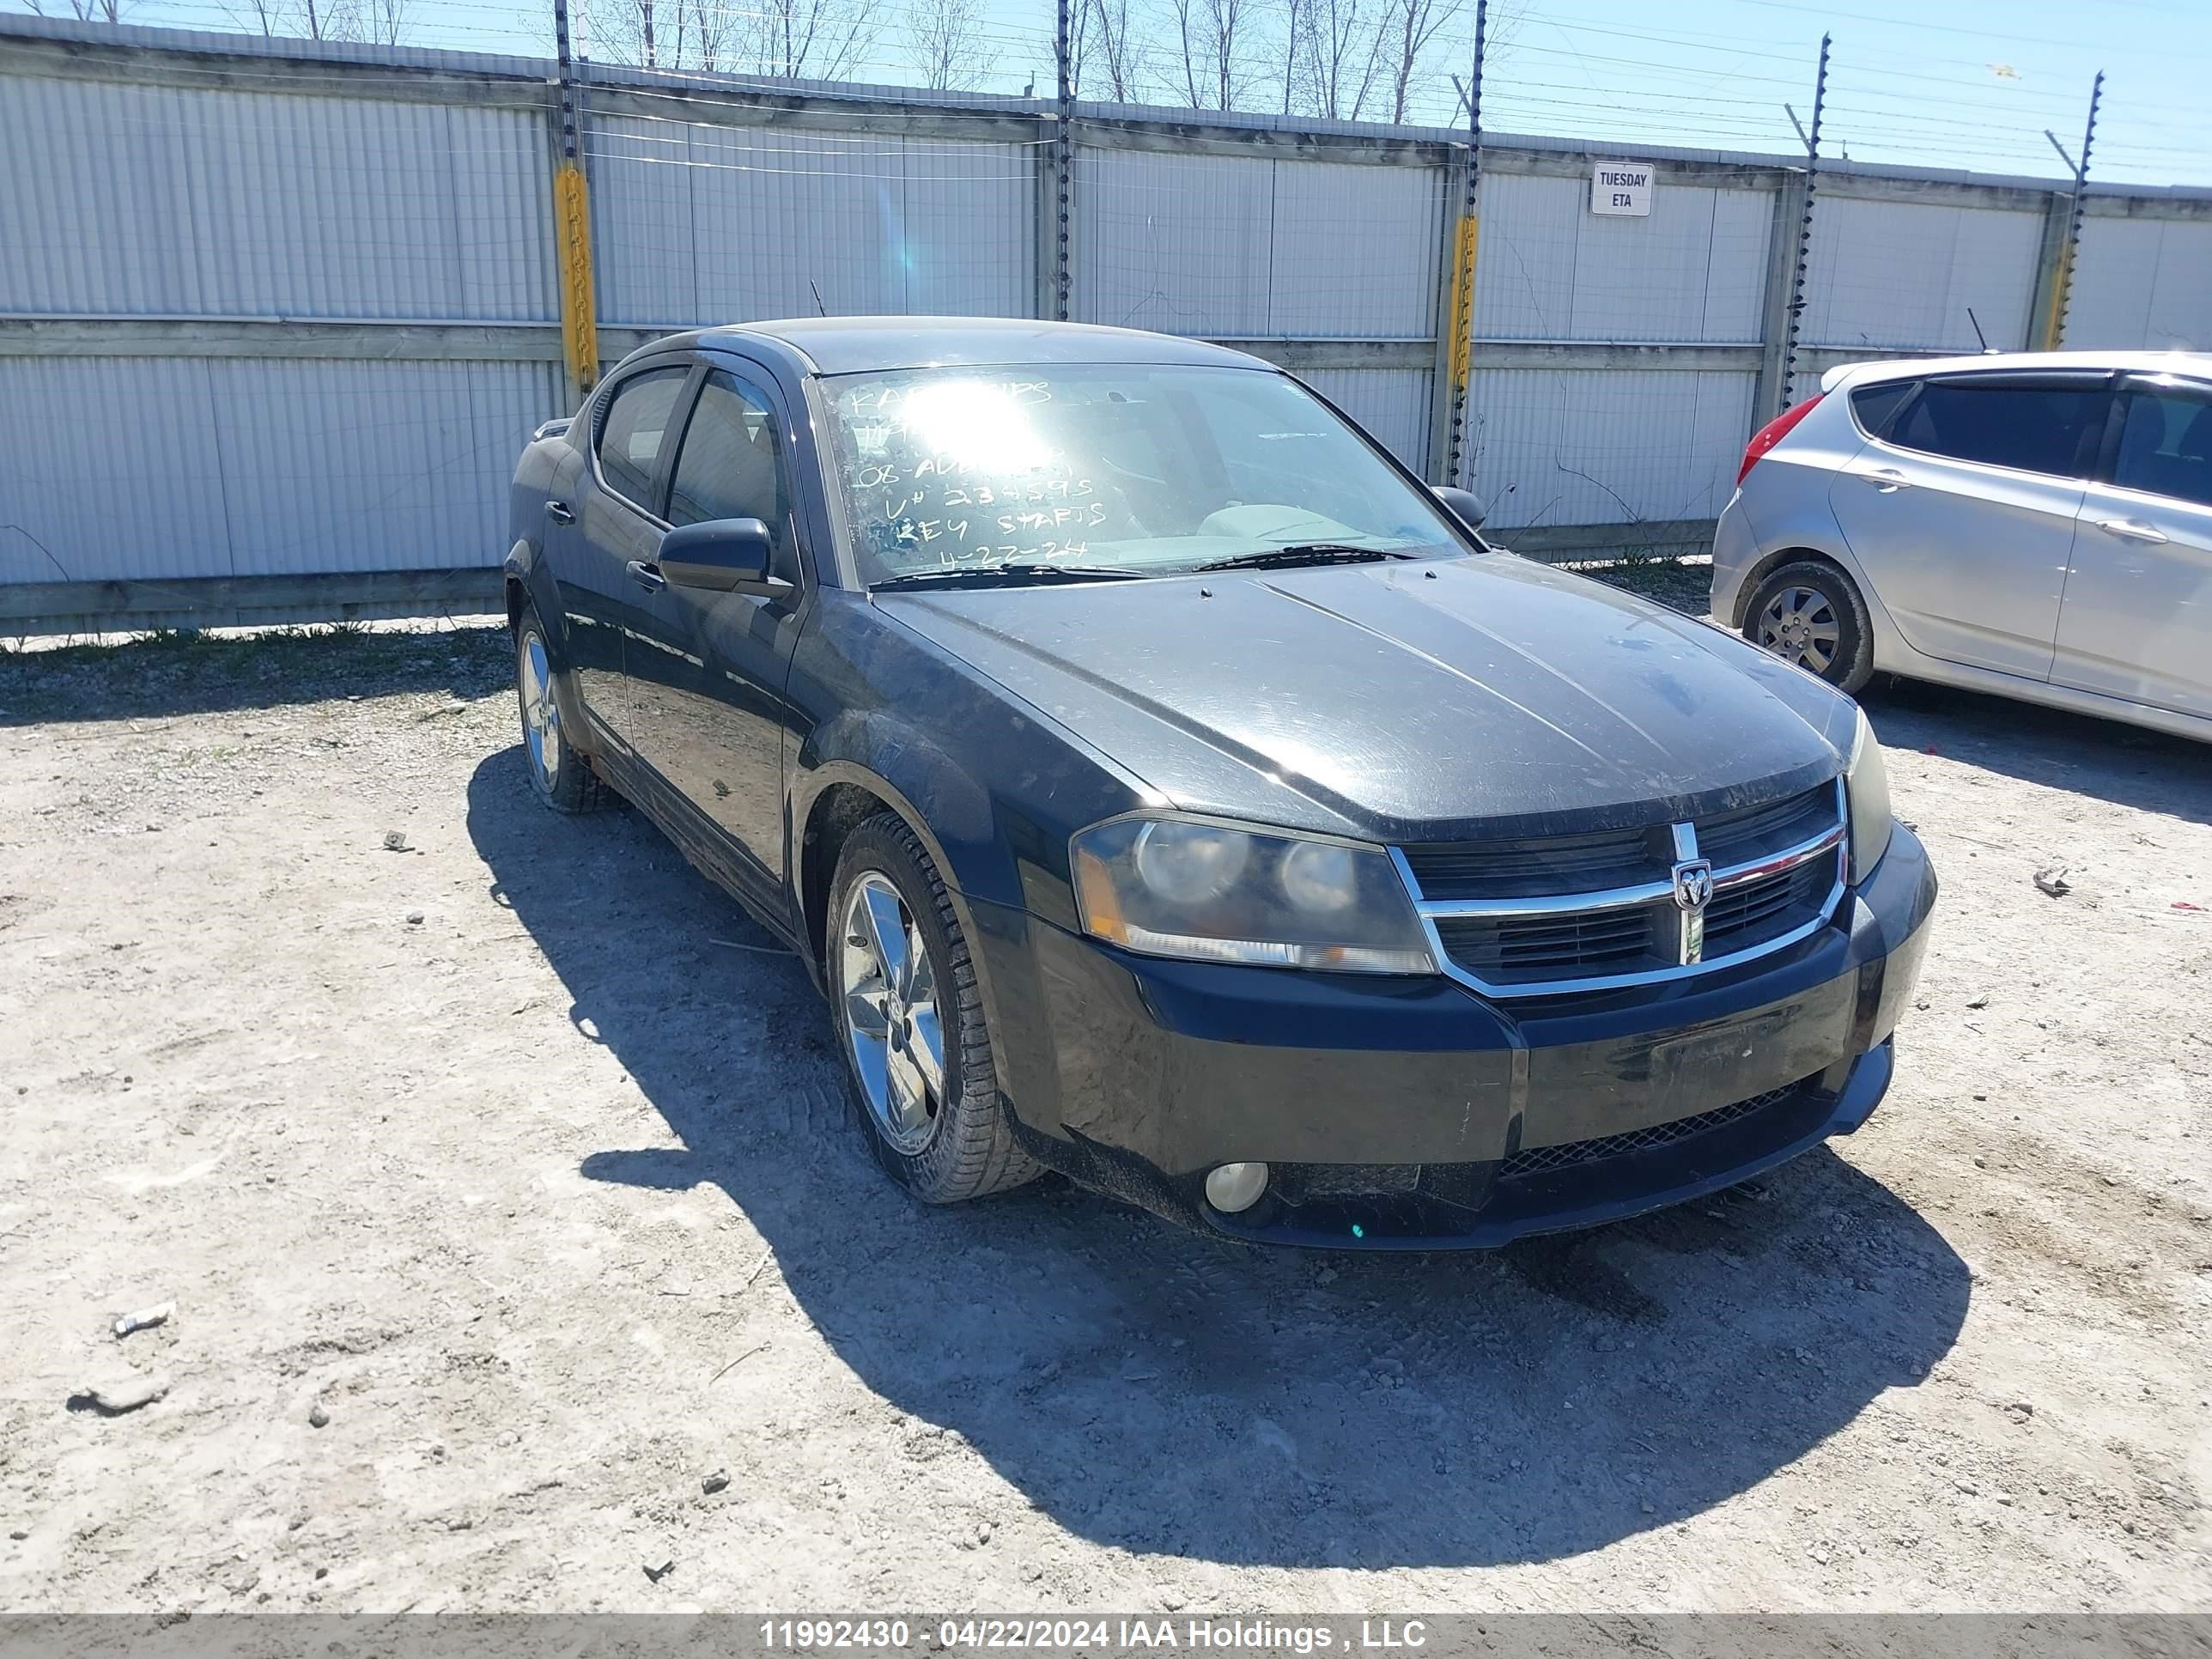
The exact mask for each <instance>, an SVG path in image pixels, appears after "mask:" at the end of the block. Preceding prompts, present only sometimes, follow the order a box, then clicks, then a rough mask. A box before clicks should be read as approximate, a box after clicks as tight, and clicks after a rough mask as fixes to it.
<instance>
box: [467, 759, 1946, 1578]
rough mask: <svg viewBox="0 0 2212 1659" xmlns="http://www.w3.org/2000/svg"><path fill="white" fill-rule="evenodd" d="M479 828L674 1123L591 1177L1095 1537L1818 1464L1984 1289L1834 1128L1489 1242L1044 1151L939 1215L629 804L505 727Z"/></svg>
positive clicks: (477, 787) (1460, 1543)
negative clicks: (698, 1222) (1840, 1148)
mask: <svg viewBox="0 0 2212 1659" xmlns="http://www.w3.org/2000/svg"><path fill="white" fill-rule="evenodd" d="M468 825H469V830H470V833H471V836H472V837H473V839H474V842H475V845H476V847H477V850H478V852H479V853H480V854H482V856H483V860H484V861H485V863H486V865H487V866H489V871H490V874H491V878H492V881H493V884H494V890H495V895H496V896H498V898H499V899H500V900H501V902H503V903H505V904H506V905H507V906H509V907H510V908H511V909H512V911H513V915H514V916H515V917H516V919H517V920H518V921H520V924H521V925H522V927H524V928H525V929H526V930H527V932H528V933H529V934H530V935H531V937H532V939H533V940H534V941H535V942H536V944H537V945H538V947H539V948H540V949H542V950H543V951H544V953H545V955H546V957H548V958H549V959H550V962H551V963H552V965H553V967H554V968H555V969H556V971H557V972H558V973H559V974H560V975H561V977H562V980H563V981H564V982H565V984H566V986H567V987H568V990H569V992H570V994H572V996H573V998H574V1007H573V1009H572V1011H571V1012H572V1019H573V1021H574V1024H575V1025H576V1028H577V1030H578V1033H579V1036H578V1040H579V1041H586V1040H590V1041H597V1042H603V1043H605V1045H606V1046H607V1047H608V1048H610V1049H611V1051H612V1053H613V1054H614V1056H615V1057H616V1058H617V1059H618V1060H620V1062H621V1064H622V1065H623V1067H625V1068H626V1070H627V1071H628V1073H629V1075H630V1076H631V1077H633V1078H634V1079H635V1080H636V1083H637V1085H638V1086H639V1087H640V1088H641V1090H642V1091H643V1092H644V1094H645V1096H646V1097H647V1099H648V1100H649V1101H650V1102H651V1103H652V1104H653V1107H654V1108H656V1109H658V1111H659V1114H660V1115H661V1116H662V1117H663V1118H664V1119H665V1121H666V1122H667V1124H668V1127H669V1128H670V1129H671V1132H672V1133H673V1134H674V1136H675V1138H676V1139H677V1140H678V1142H679V1143H680V1145H679V1146H675V1147H653V1148H642V1149H635V1150H629V1149H611V1150H607V1151H604V1152H596V1153H593V1154H592V1155H591V1156H590V1157H589V1158H586V1160H585V1161H584V1164H583V1173H584V1174H585V1175H586V1176H588V1177H590V1178H592V1179H593V1180H598V1181H605V1182H620V1183H624V1184H628V1185H631V1186H637V1187H643V1188H656V1189H690V1188H696V1187H699V1186H701V1185H702V1184H711V1185H712V1186H713V1187H715V1188H720V1189H721V1190H722V1191H723V1192H724V1193H726V1194H727V1195H728V1197H729V1199H730V1200H731V1202H732V1203H733V1204H734V1205H735V1206H738V1209H740V1210H741V1211H742V1212H744V1215H745V1217H746V1218H748V1219H749V1220H750V1223H751V1225H753V1226H754V1227H756V1228H757V1229H758V1231H760V1233H761V1234H762V1235H763V1237H764V1238H765V1239H766V1240H767V1242H768V1243H769V1246H770V1247H771V1248H772V1249H773V1251H774V1253H775V1261H776V1264H777V1266H778V1267H779V1268H780V1270H781V1273H782V1275H783V1278H784V1280H785V1281H786V1283H787V1285H788V1286H789V1290H790V1293H791V1295H792V1296H793V1298H794V1299H795V1301H796V1303H797V1304H798V1306H799V1309H800V1310H802V1311H803V1313H804V1314H805V1316H806V1317H807V1318H808V1319H809V1320H811V1322H812V1323H813V1324H814V1326H815V1327H816V1328H817V1329H818V1330H819V1331H820V1332H821V1334H822V1335H823V1339H824V1340H826V1341H827V1342H828V1344H829V1346H830V1348H831V1350H832V1351H833V1352H835V1354H836V1357H837V1358H838V1359H839V1360H840V1361H841V1362H842V1363H843V1364H846V1365H848V1366H849V1367H850V1368H851V1369H852V1370H853V1372H854V1374H855V1375H856V1376H858V1377H859V1379H860V1381H861V1382H862V1383H864V1384H865V1385H866V1387H867V1388H869V1389H872V1390H873V1391H874V1392H875V1393H876V1394H877V1395H879V1396H881V1397H882V1398H883V1399H884V1400H885V1401H889V1402H890V1403H891V1404H892V1405H894V1406H896V1407H898V1408H899V1409H900V1410H902V1411H903V1412H905V1413H908V1415H909V1417H910V1418H911V1419H914V1421H913V1422H912V1423H910V1424H909V1425H908V1426H907V1428H906V1429H905V1430H903V1431H902V1434H903V1435H904V1436H905V1437H906V1440H905V1443H903V1444H902V1446H901V1447H899V1448H898V1449H892V1448H890V1447H887V1448H886V1454H885V1455H899V1454H900V1452H903V1454H904V1455H908V1456H913V1457H920V1456H922V1455H926V1454H927V1438H928V1437H931V1436H936V1435H941V1434H942V1433H943V1432H944V1431H951V1432H953V1433H957V1435H958V1436H959V1437H961V1438H962V1439H963V1440H964V1441H965V1442H967V1443H969V1445H970V1446H971V1447H973V1448H974V1449H975V1451H976V1452H977V1453H979V1454H980V1455H982V1456H983V1457H984V1458H986V1459H987V1460H988V1461H989V1462H990V1463H991V1464H992V1465H993V1466H994V1468H996V1469H997V1470H998V1472H999V1473H1000V1474H1001V1475H1003V1476H1004V1478H1005V1479H1006V1480H1007V1481H1009V1482H1010V1483H1011V1484H1012V1486H1014V1487H1015V1488H1016V1489H1017V1490H1018V1491H1019V1492H1021V1493H1022V1494H1023V1495H1024V1497H1025V1498H1028V1499H1029V1500H1030V1502H1031V1503H1032V1504H1035V1505H1036V1508H1037V1509H1039V1510H1042V1512H1043V1513H1045V1514H1046V1515H1048V1516H1051V1517H1052V1518H1053V1519H1054V1521H1056V1522H1059V1523H1060V1524H1061V1525H1062V1526H1065V1527H1066V1528H1068V1529H1069V1530H1071V1531H1073V1532H1074V1533H1076V1534H1079V1535H1081V1536H1083V1537H1085V1538H1087V1539H1091V1540H1094V1541H1098V1542H1101V1543H1104V1544H1108V1545H1111V1546H1115V1547H1122V1548H1126V1549H1128V1550H1132V1551H1143V1552H1152V1553H1167V1554H1173V1555H1179V1556H1184V1557H1188V1558H1193V1559H1205V1560H1212V1561H1219V1562H1227V1563H1266V1564H1274V1565H1301V1566H1306V1565H1338V1566H1345V1567H1375V1566H1383V1565H1475V1564H1492V1563H1502V1562H1516V1561H1541V1560H1545V1559H1553V1558H1557V1557H1559V1556H1563V1555H1568V1554H1572V1553H1578V1552H1582V1551H1586V1550H1589V1549H1594V1548H1596V1547H1601V1546H1602V1545H1605V1544H1607V1543H1610V1542H1613V1541H1616V1540H1618V1539H1620V1538H1623V1537H1625V1536H1627V1535H1629V1534H1634V1533H1637V1532H1639V1531H1642V1530H1645V1529H1649V1528H1656V1527H1661V1526H1664V1525H1666V1524H1668V1522H1674V1521H1678V1520H1680V1519H1681V1518H1683V1517H1684V1516H1690V1515H1694V1514H1696V1513H1698V1512H1699V1511H1701V1510H1705V1509H1707V1508H1710V1507H1711V1506H1712V1505H1713V1504H1718V1503H1720V1502H1722V1501H1723V1500H1724V1499H1726V1498H1730V1497H1732V1496H1734V1495H1735V1494H1736V1493H1739V1492H1743V1491H1745V1490H1746V1489H1747V1488H1748V1487H1751V1486H1754V1485H1755V1484H1757V1483H1758V1482H1759V1481H1761V1480H1765V1478H1766V1477H1767V1476H1769V1475H1770V1474H1773V1473H1774V1472H1775V1471H1776V1470H1778V1469H1779V1468H1783V1467H1784V1465H1786V1464H1788V1463H1790V1462H1792V1461H1793V1460H1795V1459H1797V1458H1799V1457H1802V1456H1803V1455H1806V1454H1807V1453H1808V1452H1809V1451H1811V1450H1812V1449H1814V1448H1815V1447H1817V1446H1818V1445H1820V1443H1821V1442H1822V1441H1823V1440H1824V1439H1826V1437H1828V1436H1830V1435H1832V1434H1833V1433H1835V1432H1836V1431H1838V1429H1840V1428H1842V1427H1844V1425H1847V1424H1849V1423H1850V1422H1851V1421H1852V1419H1854V1418H1856V1417H1857V1415H1858V1414H1859V1413H1862V1412H1863V1411H1864V1410H1865V1409H1866V1408H1867V1407H1868V1406H1869V1402H1871V1401H1874V1400H1875V1398H1876V1397H1877V1396H1879V1395H1881V1393H1882V1392H1883V1391H1884V1390H1885V1389H1891V1388H1896V1387H1911V1386H1913V1385H1914V1384H1915V1383H1917V1381H1918V1380H1919V1379H1920V1378H1922V1377H1923V1376H1925V1374H1926V1372H1927V1370H1928V1368H1929V1366H1930V1365H1932V1364H1934V1363H1935V1362H1936V1359H1937V1358H1939V1357H1940V1356H1942V1354H1943V1353H1944V1352H1946V1351H1947V1350H1948V1348H1949V1347H1950V1346H1951V1344H1952V1343H1953V1341H1954V1339H1955V1338H1956V1336H1957V1334H1958V1331H1959V1328H1960V1323H1961V1322H1962V1320H1963V1319H1964V1317H1965V1315H1966V1306H1967V1300H1968V1280H1969V1275H1968V1272H1967V1269H1966V1266H1965V1264H1964V1263H1962V1262H1961V1261H1960V1260H1959V1258H1958V1257H1957V1256H1956V1255H1954V1254H1953V1253H1952V1251H1951V1250H1950V1249H1949V1248H1948V1246H1947V1245H1946V1244H1945V1243H1943V1241H1942V1239H1941V1238H1940V1237H1938V1236H1937V1235H1936V1232H1935V1231H1934V1230H1933V1229H1931V1228H1930V1227H1929V1225H1928V1224H1927V1223H1926V1222H1924V1221H1923V1219H1922V1218H1920V1217H1919V1216H1918V1215H1917V1213H1916V1212H1914V1211H1913V1210H1912V1209H1911V1206H1908V1205H1907V1204H1905V1202H1903V1201H1902V1200H1899V1198H1898V1197H1897V1196H1895V1195H1894V1194H1892V1193H1891V1192H1890V1191H1889V1190H1888V1189H1887V1188H1885V1187H1883V1186H1881V1184H1880V1183H1878V1182H1875V1181H1873V1180H1871V1179H1869V1178H1868V1177H1867V1176H1863V1175H1862V1174H1860V1173H1859V1172H1858V1171H1857V1170H1856V1169H1854V1168H1853V1167H1852V1166H1851V1165H1850V1164H1849V1163H1847V1162H1845V1161H1844V1159H1842V1158H1838V1157H1836V1156H1834V1155H1833V1154H1832V1153H1830V1152H1826V1151H1825V1150H1824V1151H1820V1152H1814V1153H1812V1154H1810V1155H1808V1157H1806V1158H1801V1159H1799V1160H1797V1162H1796V1163H1795V1164H1792V1165H1790V1166H1788V1167H1787V1168H1786V1169H1785V1170H1782V1171H1779V1172H1778V1173H1777V1174H1775V1175H1774V1176H1771V1177H1769V1178H1768V1179H1766V1180H1765V1181H1764V1182H1760V1183H1757V1184H1755V1185H1754V1186H1752V1187H1750V1188H1736V1189H1734V1190H1732V1191H1730V1192H1729V1193H1726V1194H1720V1195H1717V1197H1715V1198H1712V1199H1709V1200H1704V1201H1702V1202H1700V1203H1698V1204H1694V1205H1691V1206H1683V1207H1680V1208H1678V1209H1676V1210H1674V1211H1672V1212H1666V1213H1663V1214H1661V1215H1658V1216H1655V1217H1650V1218H1644V1219H1642V1220H1639V1221H1636V1222H1632V1223H1628V1224H1625V1225H1618V1226H1614V1227H1611V1228H1607V1229H1604V1230H1601V1231H1595V1232H1590V1233H1585V1234H1580V1235H1575V1236H1570V1237H1560V1238H1555V1239H1550V1240H1539V1241H1535V1242H1533V1243H1528V1244H1525V1245H1522V1246H1518V1247H1516V1248H1515V1249H1510V1250H1508V1251H1505V1252H1503V1253H1500V1254H1496V1255H1419V1256H1413V1255H1407V1256H1391V1257H1384V1256H1373V1255H1356V1256H1355V1255H1320V1254H1310V1253H1291V1252H1283V1251H1251V1250H1246V1249H1238V1248H1236V1247H1233V1246H1230V1245H1226V1244H1224V1243H1218V1242H1216V1241H1213V1240H1210V1239H1206V1238H1203V1237H1197V1236H1195V1235H1193V1234H1189V1233H1187V1232H1184V1231H1180V1230H1178V1229H1176V1228H1175V1227H1173V1226H1171V1225H1169V1224H1167V1223H1164V1222H1162V1221H1159V1220H1157V1219H1155V1218H1152V1217H1150V1216H1147V1215H1144V1214H1141V1213H1139V1212H1134V1211H1131V1210H1128V1209H1126V1208H1124V1207H1122V1206H1118V1205H1116V1204H1115V1203H1113V1202H1111V1201H1109V1200H1103V1199H1100V1198H1097V1197H1095V1196H1093V1195H1092V1194H1087V1193H1085V1192H1082V1191H1079V1190H1078V1189H1076V1188H1073V1187H1071V1186H1069V1185H1068V1184H1066V1182H1061V1181H1060V1180H1058V1179H1057V1178H1053V1177H1048V1178H1046V1179H1045V1180H1042V1181H1040V1182H1036V1183H1034V1184H1032V1185H1030V1186H1028V1187H1025V1188H1021V1189H1019V1190H1018V1191H1016V1192H1013V1193H1011V1194H1004V1195H1002V1196H1000V1197H998V1198H995V1199H992V1200H986V1201H984V1202H981V1203H979V1204H975V1205H970V1206H962V1207H958V1208H953V1209H942V1210H939V1209H930V1208H927V1207H925V1206H921V1205H918V1204H916V1203H915V1202H913V1201H912V1200H909V1199H908V1198H907V1197H906V1196H905V1195H904V1194H901V1193H900V1192H898V1191H897V1190H896V1188H893V1187H892V1186H891V1185H890V1183H889V1182H888V1181H887V1180H886V1179H885V1178H884V1176H883V1175H882V1174H881V1173H880V1172H879V1171H878V1170H877V1169H876V1168H875V1166H874V1164H873V1163H872V1160H871V1159H870V1158H868V1156H867V1154H866V1152H865V1151H864V1150H863V1149H862V1146H861V1142H860V1137H859V1133H858V1131H857V1129H856V1128H855V1127H854V1126H853V1125H852V1124H851V1122H850V1121H848V1119H847V1118H846V1116H845V1109H844V1107H843V1105H842V1092H841V1081H840V1076H839V1072H838V1063H839V1062H838V1060H837V1058H836V1053H835V1051H834V1049H833V1048H832V1045H831V1034H830V1026H829V1016H828V1014H827V1012H826V1011H825V1009H824V1007H823V1004H822V1002H821V1000H820V999H819V998H818V997H817V994H816V993H815V992H814V990H813V988H812V987H811V984H810V982H809V981H808V980H807V978H806V976H805V972H804V971H803V969H801V968H800V966H799V963H797V962H796V961H795V960H794V959H793V958H792V957H789V956H787V955H783V954H781V953H779V952H777V951H775V949H774V947H773V946H772V945H771V943H770V941H769V939H768V937H767V935H766V934H764V933H762V932H761V931H760V930H758V929H757V927H753V926H752V925H751V924H750V922H749V921H746V920H745V919H744V917H743V916H742V915H741V914H740V912H739V911H738V908H737V906H736V905H735V904H734V903H733V902H731V901H730V900H728V899H726V898H725V897H724V896H722V895H721V894H720V892H719V891H717V890H714V889H713V888H712V887H711V886H710V885H709V884H708V882H707V881H706V880H705V879H704V878H701V877H699V876H698V875H696V874H695V873H694V872H691V871H690V869H688V868H687V867H686V866H684V863H683V861H682V860H681V859H680V857H679V856H678V854H676V852H675V850H674V848H672V847H671V845H670V844H669V843H668V842H666V841H665V839H664V838H663V837H661V836H659V833H658V832H657V831H656V830H654V829H653V828H652V826H651V825H650V824H648V823H646V822H645V821H644V820H643V818H642V817H640V816H638V815H637V814H635V813H634V812H630V811H611V812H609V813H605V814H603V815H599V816H598V817H588V818H569V819H563V818H560V817H555V816H553V815H551V814H550V813H548V812H547V811H544V808H542V807H541V806H540V805H538V803H537V802H536V800H535V799H533V798H532V795H531V793H530V792H529V789H528V787H527V785H526V782H525V781H524V776H523V770H522V763H521V760H520V755H519V751H517V750H507V751H505V752H503V753H500V754H496V755H494V756H492V757H489V758H488V759H487V760H485V761H484V762H483V764H482V765H481V766H480V767H479V768H478V769H477V773H476V775H475V776H474V777H473V778H472V779H471V783H470V787H469V800H468ZM718 941H722V942H721V943H718ZM732 945H737V946H746V947H750V948H731V946H732ZM1877 1121H1880V1120H1879V1119H1877Z"/></svg>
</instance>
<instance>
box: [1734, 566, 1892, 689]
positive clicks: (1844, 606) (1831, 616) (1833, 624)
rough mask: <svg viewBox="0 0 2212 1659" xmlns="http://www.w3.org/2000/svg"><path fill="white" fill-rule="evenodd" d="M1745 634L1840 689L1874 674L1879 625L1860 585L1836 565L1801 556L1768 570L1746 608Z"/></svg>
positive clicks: (1748, 638) (1848, 687) (1860, 685)
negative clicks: (1872, 621) (1875, 625)
mask: <svg viewBox="0 0 2212 1659" xmlns="http://www.w3.org/2000/svg"><path fill="white" fill-rule="evenodd" d="M1743 636H1744V638H1746V639H1747V640H1749V641H1751V642H1752V643H1753V645H1755V646H1758V647H1760V649H1762V650H1765V651H1771V652H1772V653H1774V654H1775V655H1776V656H1778V657H1780V658H1781V659H1783V660H1784V662H1794V663H1796V665H1798V666H1799V667H1800V668H1802V669H1803V670H1805V671H1806V672H1808V673H1809V674H1817V675H1819V676H1820V678H1822V679H1824V680H1826V681H1827V683H1828V684H1831V685H1832V686H1834V687H1835V688H1836V689H1837V690H1839V691H1844V692H1856V691H1857V690H1859V688H1860V687H1862V686H1863V685H1864V684H1866V683H1867V682H1868V681H1869V679H1871V678H1874V630H1873V629H1872V628H1871V627H1870V626H1869V623H1868V621H1867V608H1866V601H1865V600H1864V599H1862V598H1861V597H1860V596H1859V590H1858V587H1857V585H1856V584H1855V583H1853V582H1852V580H1851V579H1850V577H1849V576H1846V575H1845V574H1844V573H1843V572H1842V571H1840V570H1838V569H1837V568H1836V567H1835V566H1833V565H1832V564H1828V563H1826V562H1822V561H1820V560H1816V559H1800V560H1798V561H1796V562H1795V563H1791V564H1785V565H1783V566H1781V567H1779V568H1777V569H1774V570H1771V571H1770V572H1768V573H1767V575H1766V578H1765V580H1763V581H1761V582H1760V583H1759V586H1757V587H1755V588H1754V589H1753V590H1752V595H1751V599H1750V601H1749V603H1747V605H1745V606H1744V608H1743Z"/></svg>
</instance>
